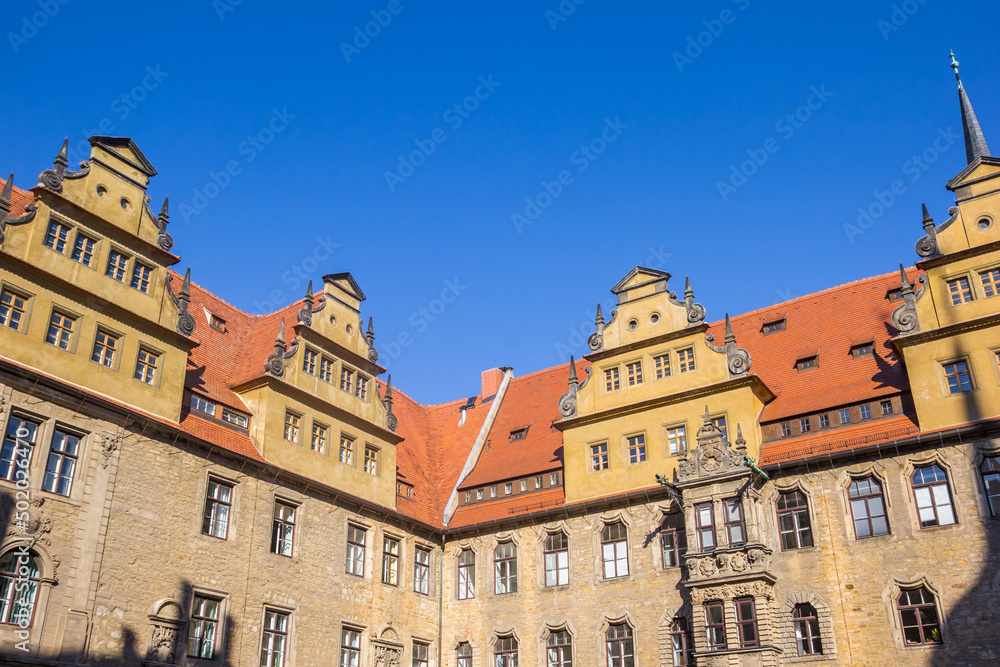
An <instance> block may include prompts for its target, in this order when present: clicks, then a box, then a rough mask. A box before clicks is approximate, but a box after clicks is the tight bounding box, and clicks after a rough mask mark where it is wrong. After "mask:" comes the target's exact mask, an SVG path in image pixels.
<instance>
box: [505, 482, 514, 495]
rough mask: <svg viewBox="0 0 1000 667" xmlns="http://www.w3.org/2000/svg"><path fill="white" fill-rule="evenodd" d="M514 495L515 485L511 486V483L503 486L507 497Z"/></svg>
mask: <svg viewBox="0 0 1000 667" xmlns="http://www.w3.org/2000/svg"><path fill="white" fill-rule="evenodd" d="M512 493H514V485H513V484H511V483H510V482H507V483H506V484H504V485H503V494H504V495H505V496H509V495H510V494H512Z"/></svg>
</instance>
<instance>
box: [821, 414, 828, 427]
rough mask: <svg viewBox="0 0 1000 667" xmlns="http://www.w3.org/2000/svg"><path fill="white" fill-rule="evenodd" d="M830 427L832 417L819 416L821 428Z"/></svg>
mask: <svg viewBox="0 0 1000 667" xmlns="http://www.w3.org/2000/svg"><path fill="white" fill-rule="evenodd" d="M829 426H830V415H820V416H819V427H820V428H827V427H829Z"/></svg>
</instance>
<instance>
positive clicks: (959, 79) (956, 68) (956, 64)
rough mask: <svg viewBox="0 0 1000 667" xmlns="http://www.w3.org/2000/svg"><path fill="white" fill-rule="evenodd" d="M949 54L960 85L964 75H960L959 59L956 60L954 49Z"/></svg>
mask: <svg viewBox="0 0 1000 667" xmlns="http://www.w3.org/2000/svg"><path fill="white" fill-rule="evenodd" d="M948 55H950V56H951V65H949V67H951V68H952V69H953V70H955V80H956V81H958V85H962V77H960V76H959V75H958V61H957V60H955V52H954V51H952V52H951V53H949V54H948Z"/></svg>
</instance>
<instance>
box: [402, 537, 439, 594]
mask: <svg viewBox="0 0 1000 667" xmlns="http://www.w3.org/2000/svg"><path fill="white" fill-rule="evenodd" d="M409 539H410V541H411V542H412V544H410V551H411V552H412V555H413V557H412V558H410V559H409V560H407V561H405V563H404V567H405V568H406V569H407V570H408V572H409V577H410V581H409V583H408V584H407V585H408V588H406V590H410V591H413V592H414V593H416V594H417V595H420V596H422V597H425V598H426V597H433V596H434V589H435V588H436V587H437V585H438V581H437V577H436V573H437V570H436V569H435V562H434V561H435V559H437V558H440V557H441V553H440V551H439V547H438V546H437V545H434V544H430V543H428V542H425V541H424V540H421V539H419V538H416V537H412V536H411V537H410V538H409ZM419 549H422V550H424V551H426V552H427V593H426V594H425V593H421V592H420V591H416V590H413V565H414V563H415V562H416V557H417V551H418V550H419ZM402 578H403V575H400V579H401V580H402Z"/></svg>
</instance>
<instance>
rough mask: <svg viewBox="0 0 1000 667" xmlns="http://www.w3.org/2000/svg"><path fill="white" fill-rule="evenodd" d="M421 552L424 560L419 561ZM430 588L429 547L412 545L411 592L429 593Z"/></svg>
mask: <svg viewBox="0 0 1000 667" xmlns="http://www.w3.org/2000/svg"><path fill="white" fill-rule="evenodd" d="M421 554H423V555H425V556H426V562H421V560H420V557H421ZM421 584H422V586H421ZM421 589H422V590H421ZM430 590H431V548H430V547H427V546H424V545H421V544H417V545H414V547H413V592H414V593H418V594H420V595H430Z"/></svg>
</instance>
